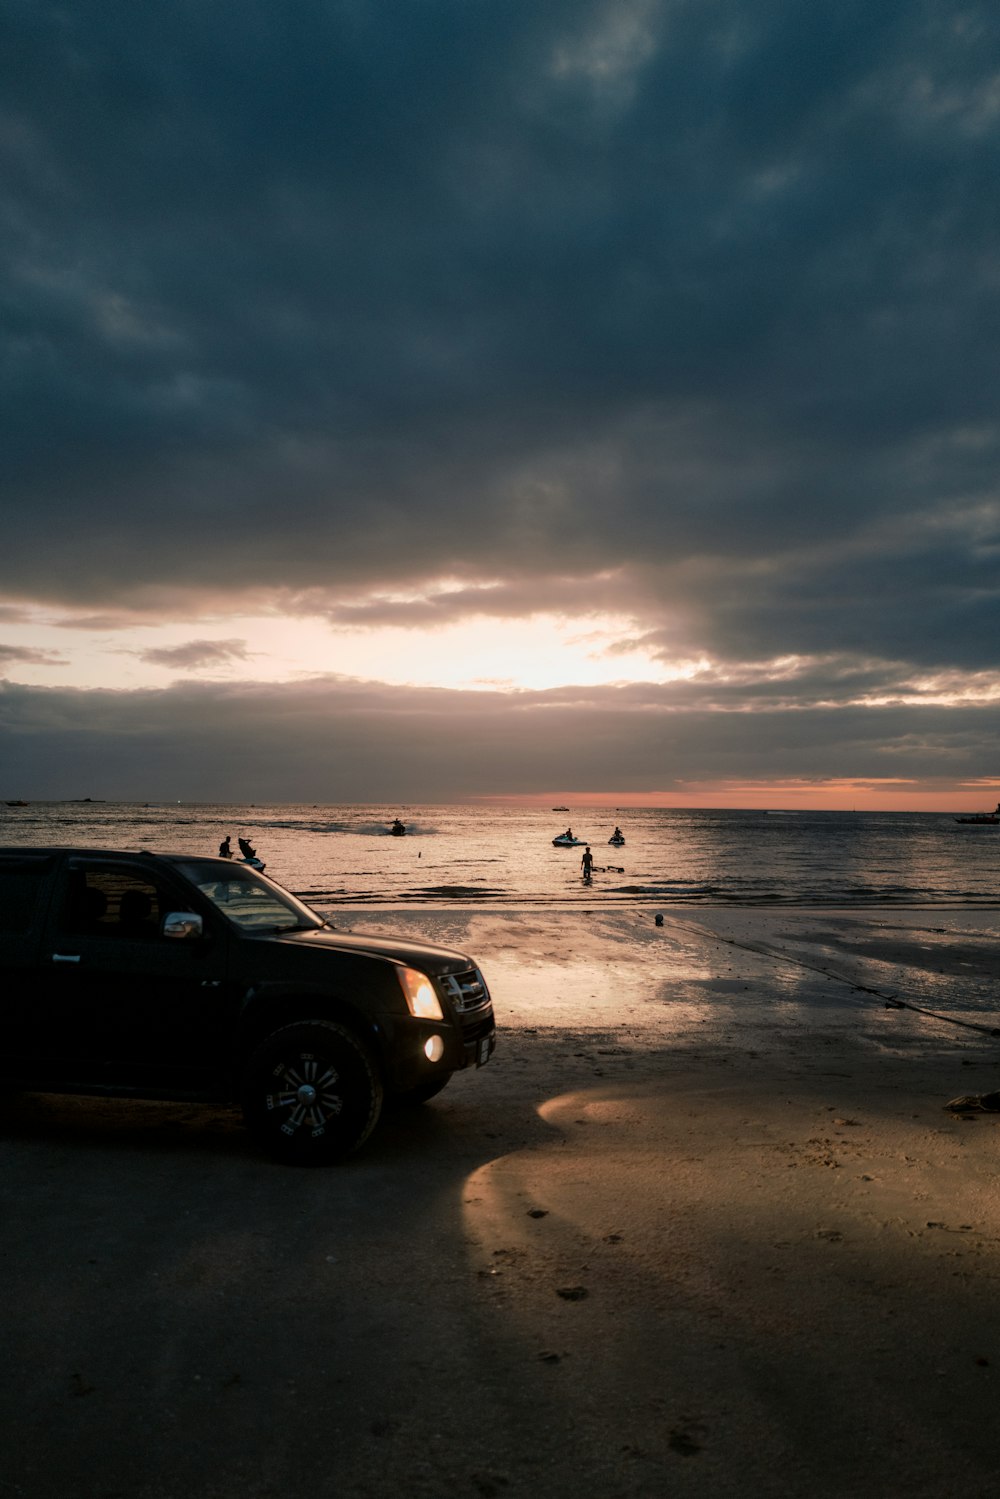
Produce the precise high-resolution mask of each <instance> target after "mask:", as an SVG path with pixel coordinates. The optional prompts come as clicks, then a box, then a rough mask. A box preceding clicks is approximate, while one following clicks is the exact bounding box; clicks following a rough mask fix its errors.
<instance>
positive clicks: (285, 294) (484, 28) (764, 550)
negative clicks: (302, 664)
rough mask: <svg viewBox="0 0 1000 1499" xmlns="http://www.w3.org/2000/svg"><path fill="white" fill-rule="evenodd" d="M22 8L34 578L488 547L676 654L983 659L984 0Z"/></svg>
mask: <svg viewBox="0 0 1000 1499" xmlns="http://www.w3.org/2000/svg"><path fill="white" fill-rule="evenodd" d="M0 27H2V35H0V59H2V63H0V67H2V69H3V72H4V77H3V80H2V81H3V89H2V91H0V99H2V100H3V103H2V105H0V153H2V165H3V175H2V180H3V183H4V186H3V188H2V190H0V193H2V195H0V212H2V215H3V224H4V230H5V232H4V245H5V249H4V251H3V288H2V296H3V303H2V307H3V318H4V325H5V328H6V330H7V331H6V335H5V355H4V361H3V365H2V373H0V380H2V388H0V396H2V408H0V409H2V411H3V418H2V419H3V421H4V424H5V426H6V427H7V432H6V435H5V438H4V454H5V458H4V481H3V482H4V491H5V500H6V503H5V511H6V515H5V525H4V547H3V550H2V553H0V585H2V586H4V587H5V589H6V591H7V592H8V593H9V594H10V596H11V597H12V598H16V599H21V600H26V599H31V598H38V599H43V600H46V601H49V602H58V603H61V604H63V605H64V606H66V607H68V608H73V609H78V610H82V611H87V612H91V613H95V612H96V613H100V614H106V613H109V612H110V613H111V614H112V615H113V614H114V612H115V610H116V609H118V608H121V607H125V606H129V605H137V606H146V607H148V608H149V609H150V610H151V611H153V612H154V613H157V614H162V615H163V616H164V617H166V616H167V615H169V614H170V612H171V609H172V608H173V609H176V608H178V607H179V606H180V604H181V601H183V600H184V599H188V598H191V597H194V596H198V595H199V594H200V595H201V596H203V597H204V598H205V599H206V600H207V599H209V598H211V601H212V603H213V605H214V606H215V607H216V608H218V607H221V595H222V594H223V593H224V592H226V591H231V592H232V593H233V594H234V595H239V596H240V597H241V599H245V596H246V593H247V591H248V590H256V591H258V594H259V596H260V597H261V598H262V599H263V598H265V597H270V593H269V591H270V590H275V591H276V596H278V597H283V598H291V599H293V600H294V599H295V598H296V597H299V598H308V599H310V600H312V601H313V603H314V604H315V605H316V607H317V609H318V611H319V612H321V613H322V612H325V613H327V614H328V615H329V616H330V618H331V619H333V620H335V621H337V622H341V623H342V622H344V621H345V620H346V621H347V622H353V623H357V624H360V625H364V624H366V623H374V622H376V621H377V619H378V616H379V615H380V614H381V615H382V616H383V618H384V617H385V616H386V611H387V610H391V609H393V608H395V609H396V610H397V619H399V620H403V621H409V622H425V621H426V620H427V619H428V618H430V619H438V620H440V619H441V618H442V617H443V616H444V615H446V614H448V613H450V614H451V615H455V614H456V613H457V612H459V611H461V610H463V609H464V610H468V611H469V612H477V613H478V612H481V611H482V605H483V594H482V591H481V589H480V587H479V586H478V585H479V584H480V583H482V582H484V581H486V582H490V583H492V584H495V585H496V590H495V592H494V594H493V597H492V603H493V605H494V606H495V607H496V610H497V612H498V613H499V614H501V615H502V614H504V613H507V612H510V610H511V609H512V607H513V606H514V605H515V603H516V604H517V605H518V607H522V606H523V607H533V606H538V605H545V604H547V603H548V602H549V601H550V600H552V599H555V600H557V601H558V602H559V604H560V606H561V605H562V604H563V602H567V603H570V602H573V601H575V603H576V605H577V606H578V607H579V606H581V601H584V602H585V603H586V604H587V605H588V606H590V607H597V606H598V605H599V607H601V608H604V609H611V608H618V609H622V610H625V611H626V612H632V611H635V612H636V613H637V614H639V615H640V616H641V619H642V621H643V626H644V628H646V629H647V630H648V631H649V632H650V639H651V640H652V641H653V643H654V644H655V646H656V648H657V649H660V650H662V652H663V653H664V655H666V656H668V657H672V656H675V655H687V654H690V653H698V652H702V651H707V652H709V653H712V654H714V655H716V656H718V657H720V658H721V659H723V660H726V661H728V660H732V661H739V660H740V659H743V658H748V659H749V660H751V661H766V660H769V659H772V658H774V657H778V656H783V655H785V654H787V653H795V652H798V653H805V654H821V655H825V654H828V653H830V652H834V653H837V652H843V653H848V654H853V655H854V656H856V657H857V658H858V660H865V661H871V660H885V661H889V662H896V663H898V662H903V663H909V665H908V666H904V667H903V668H902V670H903V671H904V673H905V671H906V670H916V669H918V667H919V666H920V665H921V664H922V663H927V664H930V665H933V666H936V667H940V668H942V669H943V668H958V667H968V668H973V669H978V668H981V667H983V666H984V665H986V664H988V662H989V661H990V660H991V659H992V658H993V655H994V646H993V642H994V641H995V638H996V626H997V613H998V610H997V589H998V583H997V559H998V556H1000V501H998V497H997V490H996V481H995V476H996V473H997V468H998V462H997V460H998V457H1000V428H998V422H997V414H996V399H995V396H996V375H997V370H996V353H995V351H996V347H997V332H998V329H997V316H996V314H997V301H996V259H995V255H996V251H995V246H996V242H997V231H998V227H1000V226H998V223H997V202H998V199H997V194H996V190H995V180H996V147H997V134H998V122H1000V105H998V102H997V93H996V85H995V76H994V75H995V66H994V60H995V56H996V43H997V41H998V39H1000V38H998V23H997V20H996V13H995V10H994V8H993V7H992V6H991V5H988V4H986V3H985V0H970V3H968V4H961V5H956V4H948V3H945V4H943V5H939V6H931V5H930V4H924V3H917V4H914V3H912V0H905V3H904V0H882V3H879V4H877V5H873V4H871V3H870V0H864V3H862V0H817V3H815V4H811V5H804V4H802V3H801V0H755V3H754V4H749V3H748V0H714V3H711V0H710V3H705V0H604V3H596V0H590V3H581V0H573V3H569V0H550V3H549V4H547V5H545V6H538V5H536V4H528V3H526V0H502V3H501V0H493V3H482V4H476V5H469V4H467V3H466V0H433V3H429V4H425V5H421V6H408V5H403V4H395V3H390V4H381V5H378V6H376V5H374V4H372V3H367V0H352V3H348V0H340V3H322V4H321V3H319V0H304V3H302V4H300V5H297V6H294V7H282V6H278V5H277V4H275V3H273V0H271V3H267V4H265V3H261V0H256V3H255V0H250V3H248V4H246V5H244V6H241V7H240V10H239V13H238V16H236V15H235V14H234V13H233V12H232V11H230V10H227V9H225V8H219V7H213V6H204V5H195V4H193V3H188V0H168V3H165V4H163V5H160V6H157V7H154V8H152V9H149V8H147V9H146V10H144V12H143V15H142V19H141V24H139V23H138V20H137V16H136V12H135V8H134V7H133V6H130V5H126V4H125V3H124V0H77V3H75V4H74V5H72V6H59V5H55V4H46V3H38V0H10V3H8V5H7V6H6V7H5V8H4V12H3V17H2V20H0ZM429 577H430V578H434V577H448V578H451V579H454V580H456V582H457V583H458V584H459V585H460V591H459V592H457V593H456V594H453V595H450V596H443V597H442V596H435V598H434V599H433V601H432V602H430V603H423V604H422V603H420V602H419V600H417V602H413V603H410V604H409V605H406V604H405V600H404V603H398V602H397V603H395V604H392V603H391V602H390V603H388V604H387V603H384V602H381V603H380V602H378V601H375V602H371V601H369V602H366V601H365V599H364V593H365V590H366V589H371V590H373V591H375V592H376V593H378V594H379V595H380V596H383V595H387V594H392V593H393V591H396V592H399V593H401V594H403V595H406V594H409V595H411V596H412V595H413V594H414V593H415V592H416V591H417V590H418V589H419V586H420V584H421V583H422V582H424V581H425V580H426V579H427V578H429ZM598 579H601V580H603V581H600V582H599V583H598V582H597V581H595V580H598ZM567 580H569V581H567ZM574 584H575V585H576V586H574ZM581 585H585V586H581ZM407 609H408V610H409V613H407ZM352 610H353V611H356V612H353V613H352ZM893 672H894V673H897V674H898V672H897V668H896V667H894V668H893Z"/></svg>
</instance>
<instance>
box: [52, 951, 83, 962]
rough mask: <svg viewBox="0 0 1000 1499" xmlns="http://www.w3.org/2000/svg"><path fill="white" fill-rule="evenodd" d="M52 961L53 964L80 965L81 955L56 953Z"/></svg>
mask: <svg viewBox="0 0 1000 1499" xmlns="http://www.w3.org/2000/svg"><path fill="white" fill-rule="evenodd" d="M52 961H53V963H79V961H80V954H79V953H78V952H76V953H68V952H54V953H53V954H52Z"/></svg>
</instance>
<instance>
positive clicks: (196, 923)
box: [163, 911, 205, 941]
mask: <svg viewBox="0 0 1000 1499" xmlns="http://www.w3.org/2000/svg"><path fill="white" fill-rule="evenodd" d="M204 932H205V925H204V922H203V921H202V919H201V917H200V916H198V915H197V914H196V913H195V912H194V911H171V912H169V914H168V915H166V916H164V918H163V935H164V937H179V938H180V939H181V940H182V941H190V940H191V939H192V938H193V937H201V936H203V935H204Z"/></svg>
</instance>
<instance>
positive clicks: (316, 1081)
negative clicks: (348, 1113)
mask: <svg viewBox="0 0 1000 1499" xmlns="http://www.w3.org/2000/svg"><path fill="white" fill-rule="evenodd" d="M273 1076H274V1086H273V1088H272V1089H271V1091H270V1092H269V1093H268V1094H267V1095H266V1098H265V1103H266V1107H267V1110H268V1113H271V1114H275V1115H276V1116H279V1117H280V1118H281V1123H280V1125H279V1129H280V1131H281V1133H282V1134H283V1135H296V1134H300V1133H306V1134H310V1135H313V1136H315V1135H322V1134H323V1133H324V1132H325V1130H326V1127H327V1124H328V1123H329V1122H330V1121H331V1119H336V1118H337V1117H338V1116H339V1114H340V1113H341V1111H342V1109H343V1107H344V1099H343V1095H342V1094H341V1093H340V1091H339V1088H338V1084H339V1082H340V1074H339V1073H338V1072H337V1069H336V1068H335V1067H334V1066H333V1065H332V1064H331V1063H329V1062H324V1061H321V1060H319V1059H318V1058H316V1057H298V1058H296V1059H295V1061H289V1062H280V1063H279V1064H278V1066H277V1067H275V1069H274V1073H273Z"/></svg>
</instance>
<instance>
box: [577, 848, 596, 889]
mask: <svg viewBox="0 0 1000 1499" xmlns="http://www.w3.org/2000/svg"><path fill="white" fill-rule="evenodd" d="M580 868H581V869H582V870H583V877H584V879H585V880H589V879H590V875H591V871H592V870H593V868H594V856H593V854H592V853H591V852H590V844H589V843H588V844H587V847H586V848H585V849H584V851H583V857H582V858H581V860H580Z"/></svg>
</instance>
